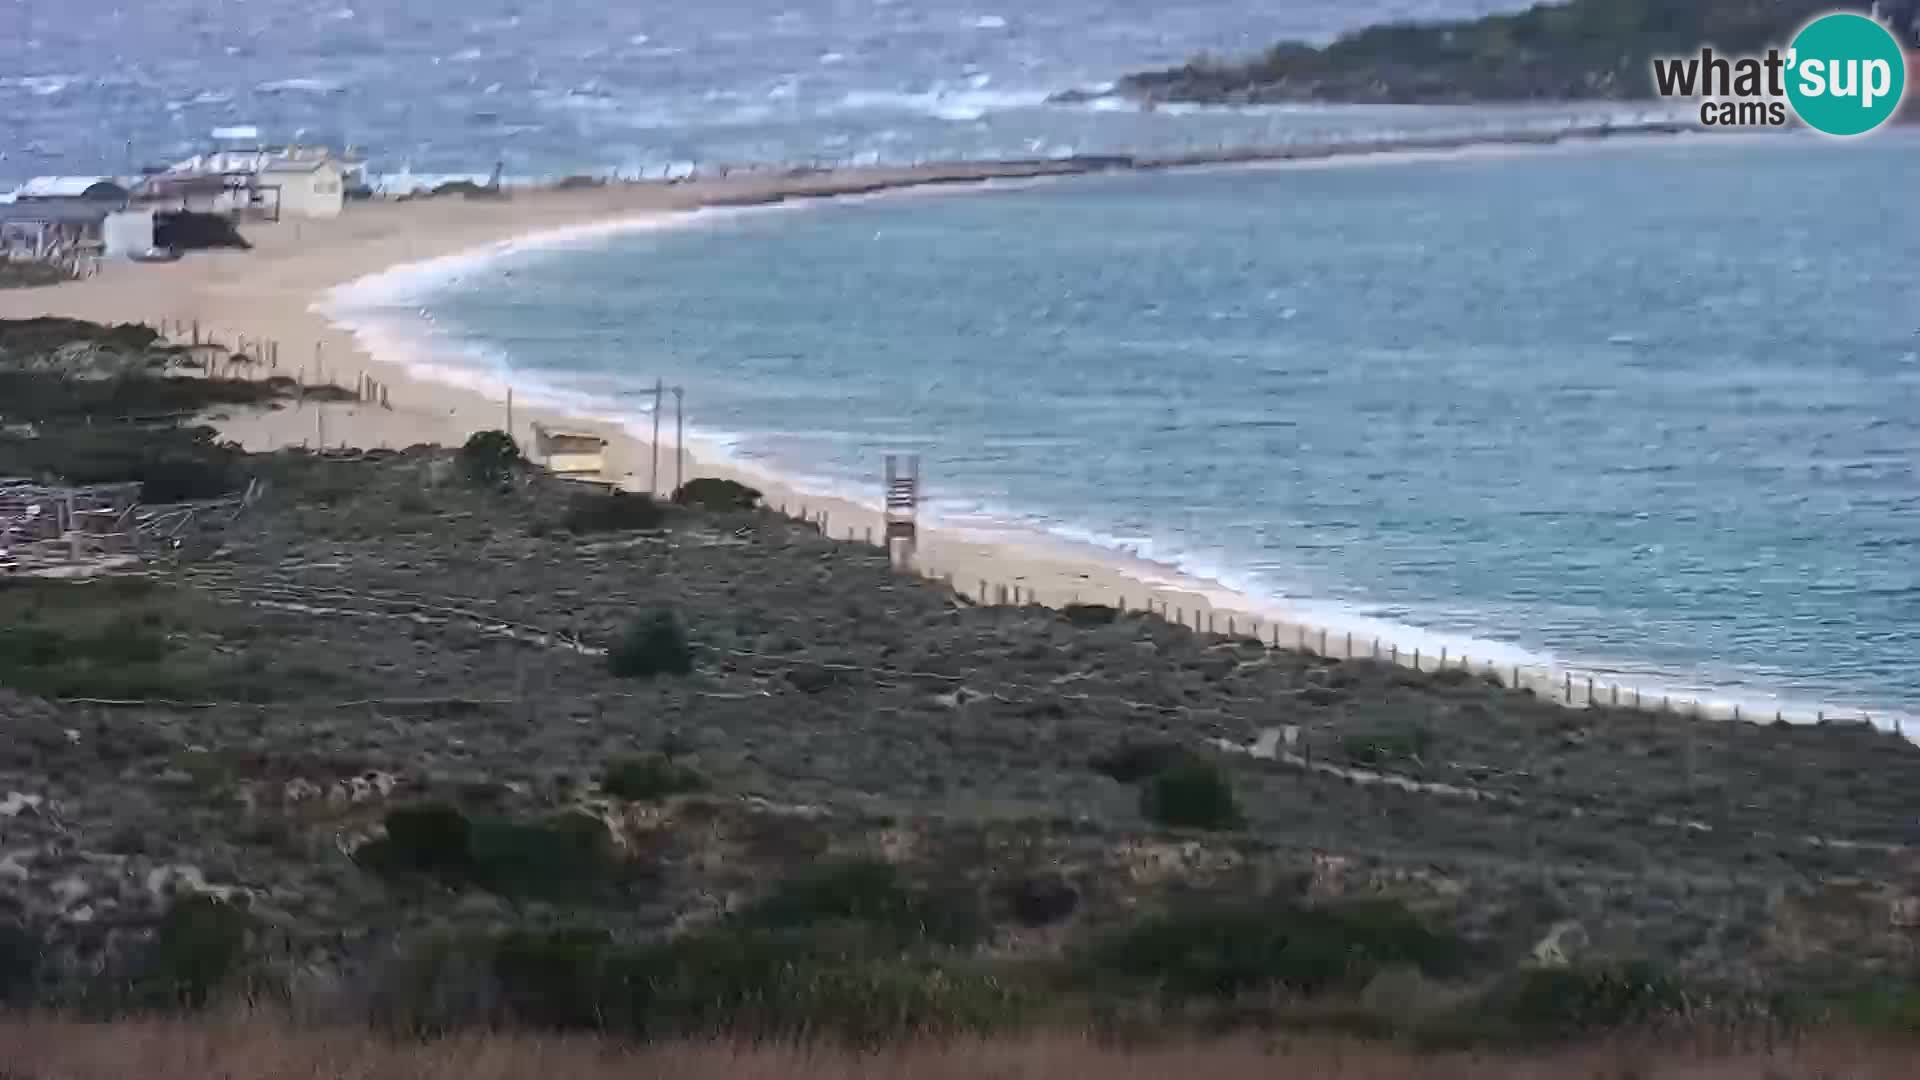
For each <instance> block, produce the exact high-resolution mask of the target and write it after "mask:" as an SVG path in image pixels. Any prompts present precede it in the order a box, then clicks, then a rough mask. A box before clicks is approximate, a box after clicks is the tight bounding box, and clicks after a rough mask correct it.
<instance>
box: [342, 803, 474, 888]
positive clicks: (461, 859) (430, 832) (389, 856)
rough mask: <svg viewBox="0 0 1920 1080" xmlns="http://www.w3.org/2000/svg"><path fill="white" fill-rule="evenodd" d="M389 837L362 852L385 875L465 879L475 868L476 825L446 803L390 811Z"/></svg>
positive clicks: (364, 860)
mask: <svg viewBox="0 0 1920 1080" xmlns="http://www.w3.org/2000/svg"><path fill="white" fill-rule="evenodd" d="M386 826H387V835H386V837H385V838H384V839H381V840H376V841H374V842H373V843H371V844H368V845H366V846H365V847H363V848H361V849H360V859H361V861H362V863H363V864H365V865H367V866H368V867H369V868H371V869H374V870H378V871H380V872H382V873H416V874H436V875H441V876H447V877H459V876H465V875H466V874H467V873H468V872H469V871H470V870H471V869H472V866H473V849H472V836H473V823H472V822H470V821H468V820H467V815H465V814H463V813H461V812H460V811H459V810H458V809H456V808H454V807H452V806H449V805H447V804H445V803H423V804H420V805H415V806H398V807H395V808H393V809H392V810H389V811H387V817H386Z"/></svg>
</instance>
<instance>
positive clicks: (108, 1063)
mask: <svg viewBox="0 0 1920 1080" xmlns="http://www.w3.org/2000/svg"><path fill="white" fill-rule="evenodd" d="M1915 1053H1916V1048H1915V1047H1913V1046H1912V1045H1910V1044H1908V1045H1903V1044H1900V1043H1896V1042H1887V1041H1879V1040H1870V1039H1850V1038H1842V1037H1837V1036H1828V1037H1822V1038H1817V1039H1814V1040H1810V1041H1806V1042H1803V1043H1800V1044H1798V1045H1795V1046H1790V1047H1781V1048H1776V1049H1773V1050H1770V1051H1769V1050H1755V1049H1747V1050H1729V1049H1726V1048H1712V1047H1706V1046H1695V1045H1680V1044H1675V1043H1672V1042H1668V1043H1666V1044H1664V1045H1663V1046H1661V1047H1657V1048H1656V1047H1649V1046H1645V1045H1633V1044H1613V1045H1606V1046H1595V1047H1586V1048H1579V1049H1568V1050H1562V1051H1556V1052H1552V1053H1547V1054H1542V1055H1538V1056H1488V1055H1471V1054H1447V1055H1420V1054H1415V1053H1412V1052H1409V1051H1405V1050H1399V1049H1395V1048H1393V1047H1389V1046H1383V1045H1378V1044H1365V1043H1355V1042H1346V1041H1339V1040H1334V1039H1325V1038H1308V1037H1302V1038H1288V1037H1268V1038H1232V1039H1220V1040H1216V1041H1210V1042H1204V1043H1192V1044H1186V1045H1180V1046H1169V1047H1161V1048H1154V1049H1133V1050H1121V1049H1115V1048H1111V1047H1106V1046H1101V1045H1097V1044H1096V1043H1094V1042H1092V1041H1090V1040H1088V1039H1086V1038H1083V1037H1079V1036H1074V1035H1047V1036H1038V1037H1032V1038H1023V1039H1005V1040H993V1041H970V1042H955V1043H948V1044H941V1045H936V1044H919V1045H914V1046H909V1047H904V1048H901V1049H898V1050H890V1051H884V1052H880V1053H875V1054H867V1055H850V1054H845V1053H841V1052H838V1051H833V1050H826V1049H813V1050H805V1049H792V1048H778V1047H764V1048H755V1047H750V1046H740V1045H728V1044H718V1043H716V1044H677V1045H669V1046H662V1047H654V1048H634V1047H629V1046H622V1045H620V1044H617V1043H612V1042H608V1041H603V1040H599V1039H594V1038H585V1037H581V1038H541V1037H535V1036H528V1035H486V1034H479V1035H471V1036H461V1037H455V1038H448V1039H442V1040H438V1041H434V1042H423V1043H413V1042H392V1041H388V1040H384V1039H381V1038H377V1037H374V1036H371V1035H369V1034H367V1033H365V1032H362V1031H352V1030H346V1029H332V1030H312V1029H308V1030H299V1029H294V1028H290V1027H287V1026H285V1025H282V1024H278V1023H273V1022H269V1021H263V1020H259V1019H247V1018H237V1017H236V1018H227V1019H213V1020H136V1021H122V1022H118V1023H113V1024H83V1023H76V1022H71V1021H64V1020H57V1019H50V1018H42V1017H20V1016H16V1017H11V1018H0V1078H4V1080H127V1078H134V1077H137V1078H139V1080H216V1078H217V1080H531V1078H534V1077H566V1078H567V1080H614V1078H616V1077H617V1078H620V1080H633V1078H638V1077H663V1078H671V1080H893V1078H901V1080H1078V1078H1088V1080H1160V1078H1164V1077H1205V1078H1206V1080H1254V1078H1256V1077H1257V1078H1260V1080H1279V1078H1292V1077H1299V1078H1308V1077H1312V1078H1316V1080H1318V1078H1322V1077H1331V1078H1342V1080H1403V1078H1407V1080H1411V1078H1419V1080H1549V1078H1551V1080H1736V1078H1737V1080H1816V1078H1818V1080H1843V1078H1844V1080H1877V1078H1881V1077H1884V1078H1887V1080H1894V1078H1906V1077H1911V1076H1913V1075H1914V1062H1915V1060H1916V1059H1915V1056H1914V1055H1915Z"/></svg>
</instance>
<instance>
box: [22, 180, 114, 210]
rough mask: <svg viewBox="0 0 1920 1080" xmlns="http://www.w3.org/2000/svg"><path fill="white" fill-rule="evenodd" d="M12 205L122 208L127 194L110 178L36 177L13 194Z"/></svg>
mask: <svg viewBox="0 0 1920 1080" xmlns="http://www.w3.org/2000/svg"><path fill="white" fill-rule="evenodd" d="M13 197H14V201H15V202H43V201H52V200H72V201H84V202H99V203H119V204H121V205H122V206H124V205H126V202H127V197H128V191H127V189H126V188H124V187H122V186H120V183H119V181H117V180H115V179H113V178H112V177H110V176H36V177H34V178H33V179H31V180H29V181H27V182H26V183H25V184H23V185H21V187H20V190H18V191H16V192H14V193H13Z"/></svg>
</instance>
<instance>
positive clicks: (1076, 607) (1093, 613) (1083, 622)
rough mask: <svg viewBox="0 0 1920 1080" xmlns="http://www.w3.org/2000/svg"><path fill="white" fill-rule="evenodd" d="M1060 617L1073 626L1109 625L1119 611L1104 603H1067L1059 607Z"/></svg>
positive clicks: (1118, 614)
mask: <svg viewBox="0 0 1920 1080" xmlns="http://www.w3.org/2000/svg"><path fill="white" fill-rule="evenodd" d="M1060 617H1061V618H1064V619H1066V620H1067V621H1068V622H1070V623H1072V624H1073V625H1075V626H1079V627H1085V628H1090V627H1095V626H1108V625H1111V624H1112V623H1113V622H1114V621H1115V620H1116V619H1118V618H1119V617H1120V611H1119V609H1118V608H1111V607H1108V606H1107V605H1105V604H1068V605H1067V606H1066V607H1064V608H1061V609H1060Z"/></svg>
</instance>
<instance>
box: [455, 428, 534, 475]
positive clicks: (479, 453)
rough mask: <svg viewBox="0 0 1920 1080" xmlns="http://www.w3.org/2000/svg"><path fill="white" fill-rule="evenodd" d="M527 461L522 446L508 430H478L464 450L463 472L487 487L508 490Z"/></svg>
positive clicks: (463, 447) (462, 459)
mask: <svg viewBox="0 0 1920 1080" xmlns="http://www.w3.org/2000/svg"><path fill="white" fill-rule="evenodd" d="M524 460H526V459H525V458H523V457H521V456H520V444H519V443H516V442H514V441H513V436H511V435H509V434H507V433H506V432H504V431H476V432H474V433H473V434H472V435H471V436H469V437H468V438H467V442H466V445H464V446H462V447H461V448H460V468H461V471H463V472H465V473H466V475H467V479H468V480H470V481H472V482H473V483H474V484H476V485H478V486H480V487H485V488H499V487H504V486H505V485H506V484H507V482H508V481H510V480H512V479H513V472H514V470H515V469H516V468H518V467H519V466H520V464H521V463H522V462H523V461H524Z"/></svg>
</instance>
